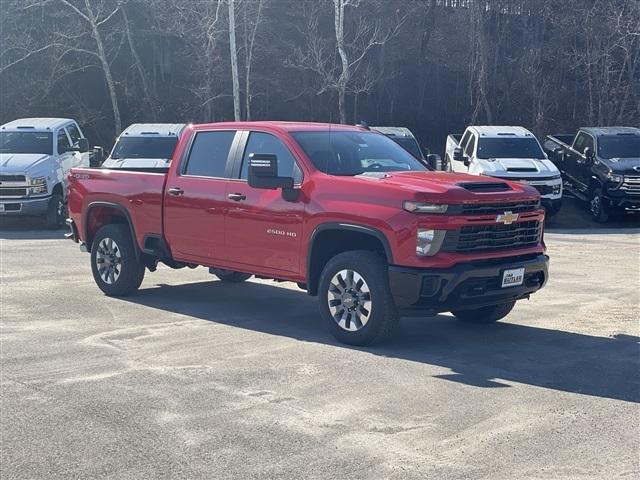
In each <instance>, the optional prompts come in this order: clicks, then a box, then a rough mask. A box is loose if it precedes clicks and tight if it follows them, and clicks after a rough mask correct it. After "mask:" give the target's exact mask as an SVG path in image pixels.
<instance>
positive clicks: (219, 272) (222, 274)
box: [211, 268, 251, 283]
mask: <svg viewBox="0 0 640 480" xmlns="http://www.w3.org/2000/svg"><path fill="white" fill-rule="evenodd" d="M211 273H213V274H214V275H215V276H216V277H218V278H219V279H220V280H221V281H223V282H228V283H242V282H244V281H246V280H249V279H250V278H251V274H250V273H244V272H236V271H234V270H224V269H222V268H212V269H211Z"/></svg>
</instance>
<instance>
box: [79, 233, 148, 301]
mask: <svg viewBox="0 0 640 480" xmlns="http://www.w3.org/2000/svg"><path fill="white" fill-rule="evenodd" d="M91 271H92V273H93V278H94V280H95V282H96V284H97V285H98V288H100V290H102V291H103V292H104V293H105V294H106V295H110V296H124V295H128V294H130V293H133V292H135V291H136V290H137V289H138V288H139V287H140V284H141V283H142V279H143V278H144V264H143V263H142V262H141V261H140V260H139V259H138V257H137V256H136V251H135V246H134V243H133V239H132V238H131V234H130V232H129V229H128V228H127V226H125V225H106V226H104V227H102V228H101V229H100V230H98V232H97V233H96V236H95V238H94V239H93V244H92V246H91Z"/></svg>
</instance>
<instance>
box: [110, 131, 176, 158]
mask: <svg viewBox="0 0 640 480" xmlns="http://www.w3.org/2000/svg"><path fill="white" fill-rule="evenodd" d="M177 144H178V138H177V137H173V136H171V137H120V138H119V139H118V142H117V143H116V146H115V147H113V151H112V152H111V158H112V159H114V160H117V159H119V158H171V157H172V156H173V151H174V150H175V149H176V145H177Z"/></svg>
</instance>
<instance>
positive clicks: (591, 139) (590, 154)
mask: <svg viewBox="0 0 640 480" xmlns="http://www.w3.org/2000/svg"><path fill="white" fill-rule="evenodd" d="M544 149H545V151H546V152H547V154H548V155H549V158H550V159H551V160H552V161H553V162H554V163H555V164H556V165H557V166H558V168H559V169H560V171H561V172H562V175H563V176H564V180H565V186H566V188H567V190H570V191H571V193H573V194H574V195H575V196H576V197H578V198H579V199H582V200H584V201H587V202H589V210H590V212H591V215H592V216H593V218H594V219H595V220H596V221H598V222H601V223H604V222H606V221H607V220H608V219H609V216H610V214H611V213H613V212H640V128H633V127H599V128H595V127H591V128H581V129H580V130H579V131H578V133H577V134H576V135H549V136H548V137H547V139H546V141H545V143H544Z"/></svg>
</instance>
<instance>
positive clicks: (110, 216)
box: [82, 201, 140, 258]
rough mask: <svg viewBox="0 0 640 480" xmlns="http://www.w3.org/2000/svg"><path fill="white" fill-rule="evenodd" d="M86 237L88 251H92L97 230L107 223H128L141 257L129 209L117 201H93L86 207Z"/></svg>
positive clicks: (84, 228) (84, 226)
mask: <svg viewBox="0 0 640 480" xmlns="http://www.w3.org/2000/svg"><path fill="white" fill-rule="evenodd" d="M82 224H83V230H84V239H85V243H86V246H87V251H89V252H91V244H92V243H93V238H94V237H95V234H96V232H97V231H98V230H99V229H100V228H101V227H103V226H105V225H110V224H126V225H127V226H128V227H129V232H130V233H131V240H132V242H133V245H134V247H135V252H136V257H137V258H139V257H140V246H139V245H138V239H137V237H136V232H135V228H134V226H133V222H132V221H131V215H130V214H129V211H128V210H127V209H126V208H125V207H124V206H122V205H120V204H119V203H115V202H103V201H99V202H91V203H90V204H89V205H88V206H87V209H86V212H85V214H84V219H83V222H82Z"/></svg>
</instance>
